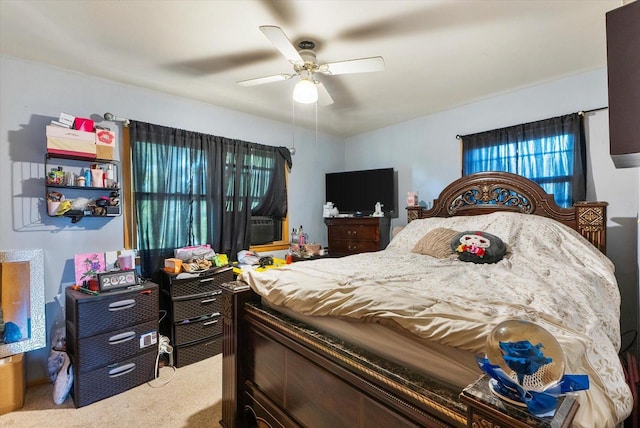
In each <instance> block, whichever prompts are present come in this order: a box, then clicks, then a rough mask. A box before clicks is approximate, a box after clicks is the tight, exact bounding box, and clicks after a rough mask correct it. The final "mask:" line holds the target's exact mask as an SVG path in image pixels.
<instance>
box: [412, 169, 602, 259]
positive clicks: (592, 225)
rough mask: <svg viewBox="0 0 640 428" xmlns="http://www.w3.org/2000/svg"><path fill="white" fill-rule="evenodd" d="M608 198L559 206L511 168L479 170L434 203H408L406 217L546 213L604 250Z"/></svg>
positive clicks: (456, 184) (543, 214)
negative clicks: (508, 170) (414, 204)
mask: <svg viewBox="0 0 640 428" xmlns="http://www.w3.org/2000/svg"><path fill="white" fill-rule="evenodd" d="M607 205H608V203H607V202H578V203H576V204H574V205H573V206H572V207H571V208H562V207H560V206H558V205H557V204H556V203H555V201H554V199H553V195H551V194H548V193H546V192H545V191H544V190H543V189H542V187H540V186H539V185H538V184H537V183H535V182H533V181H531V180H529V179H528V178H524V177H522V176H520V175H517V174H512V173H510V172H479V173H476V174H470V175H467V176H464V177H462V178H459V179H457V180H455V181H454V182H452V183H451V184H449V185H448V186H447V187H445V188H444V190H443V191H442V192H441V193H440V196H438V198H437V199H434V201H433V207H432V208H431V209H426V208H424V207H421V206H413V207H407V215H408V220H409V221H412V220H415V219H419V218H427V217H453V216H459V215H479V214H489V213H492V212H495V211H513V212H518V213H523V214H534V215H540V216H543V217H549V218H552V219H554V220H557V221H559V222H560V223H563V224H565V225H567V226H569V227H571V228H572V229H575V230H576V231H578V232H579V233H580V234H581V235H582V236H584V237H585V238H586V239H587V240H589V242H591V243H592V244H593V245H594V246H595V247H596V248H598V249H599V250H600V251H601V252H602V253H606V248H607V241H606V234H607Z"/></svg>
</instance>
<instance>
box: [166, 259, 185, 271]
mask: <svg viewBox="0 0 640 428" xmlns="http://www.w3.org/2000/svg"><path fill="white" fill-rule="evenodd" d="M164 270H166V271H167V272H169V273H180V271H181V270H182V260H180V259H164Z"/></svg>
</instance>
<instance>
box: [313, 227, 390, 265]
mask: <svg viewBox="0 0 640 428" xmlns="http://www.w3.org/2000/svg"><path fill="white" fill-rule="evenodd" d="M324 223H325V224H326V225H327V228H328V232H329V255H330V256H332V257H335V256H348V255H350V254H357V253H368V252H372V251H378V250H383V249H385V248H386V246H387V245H388V244H389V228H390V226H391V219H390V218H389V217H330V218H325V219H324Z"/></svg>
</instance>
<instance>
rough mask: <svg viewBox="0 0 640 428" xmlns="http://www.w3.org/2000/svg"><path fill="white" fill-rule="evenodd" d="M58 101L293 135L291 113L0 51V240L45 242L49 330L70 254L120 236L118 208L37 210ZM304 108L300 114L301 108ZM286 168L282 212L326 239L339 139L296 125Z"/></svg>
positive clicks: (30, 358) (86, 110) (23, 245)
mask: <svg viewBox="0 0 640 428" xmlns="http://www.w3.org/2000/svg"><path fill="white" fill-rule="evenodd" d="M61 111H64V112H67V113H70V114H74V115H77V116H85V117H90V116H93V117H97V116H98V115H102V114H103V113H105V112H111V113H114V114H116V115H117V116H121V117H128V118H130V119H135V120H139V121H144V122H151V123H156V124H160V125H165V126H172V127H176V128H181V129H188V130H192V131H198V132H203V133H208V134H213V135H220V136H224V137H229V138H237V139H242V140H246V141H253V142H257V143H262V144H268V145H276V146H287V147H290V146H291V145H292V135H293V134H294V133H293V132H292V131H293V130H292V124H291V123H282V122H276V121H272V120H267V119H263V118H259V117H255V116H251V115H247V114H244V113H240V112H236V111H231V110H227V109H223V108H220V107H216V106H213V105H209V104H204V103H201V102H196V101H192V100H187V99H181V98H177V97H174V96H170V95H167V94H163V93H158V92H154V91H150V90H145V89H141V88H137V87H132V86H128V85H123V84H119V83H115V82H112V81H108V80H104V79H98V78H95V77H91V76H86V75H82V74H78V73H74V72H70V71H67V70H63V69H59V68H53V67H49V66H46V65H43V64H38V63H33V62H28V61H23V60H18V59H16V58H12V57H7V56H0V188H1V189H2V191H3V195H4V197H3V203H2V204H0V249H1V250H15V249H30V248H42V249H44V255H45V257H44V258H45V288H46V290H45V299H46V302H47V335H48V334H49V331H50V326H51V323H52V322H53V319H54V316H55V314H56V312H57V310H56V309H57V308H56V304H54V303H53V302H54V300H53V299H54V297H55V296H56V295H57V294H59V293H62V292H63V284H64V285H67V284H70V283H73V281H74V275H73V255H74V254H76V253H87V252H94V251H98V252H100V251H105V250H116V249H120V248H122V246H123V217H116V218H110V219H102V218H85V219H82V220H81V221H80V222H78V223H77V224H75V225H73V224H71V222H70V221H69V220H68V219H58V218H50V217H48V216H46V213H45V210H44V205H43V202H44V197H45V191H44V156H45V147H46V143H45V141H46V140H45V135H44V131H45V125H46V124H48V123H49V122H50V121H51V119H56V118H57V117H58V115H59V114H60V112H61ZM303 113H304V112H302V113H301V114H303ZM295 137H296V141H295V147H296V155H295V156H294V157H293V169H292V171H291V174H290V176H289V209H290V212H289V218H290V221H291V224H292V225H296V226H299V225H300V224H303V225H304V228H305V231H307V233H308V234H309V236H310V238H311V239H312V240H314V241H318V242H323V243H324V244H326V230H325V229H326V228H325V226H324V224H323V222H322V204H323V199H324V172H325V171H329V170H331V171H335V170H341V169H342V168H343V166H344V152H343V142H342V139H338V138H336V137H333V136H331V135H326V134H322V133H321V134H319V135H318V141H317V143H316V136H315V131H314V130H308V129H302V128H297V129H296V130H295ZM48 353H49V350H48V348H47V349H43V350H40V351H34V352H30V353H29V354H28V355H27V364H28V381H33V380H35V379H43V378H45V377H46V358H47V357H48Z"/></svg>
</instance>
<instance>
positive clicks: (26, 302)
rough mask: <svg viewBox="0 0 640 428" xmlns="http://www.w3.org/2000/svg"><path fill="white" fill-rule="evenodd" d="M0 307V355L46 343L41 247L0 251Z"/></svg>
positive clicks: (34, 347) (36, 347)
mask: <svg viewBox="0 0 640 428" xmlns="http://www.w3.org/2000/svg"><path fill="white" fill-rule="evenodd" d="M0 308H2V321H3V322H4V332H3V333H2V334H0V358H4V357H8V356H10V355H15V354H20V353H22V352H27V351H33V350H34V349H40V348H44V347H45V346H46V340H47V334H46V322H45V304H44V255H43V251H42V250H14V251H0ZM7 326H10V327H9V328H8V329H7ZM3 338H4V340H2V339H3Z"/></svg>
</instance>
